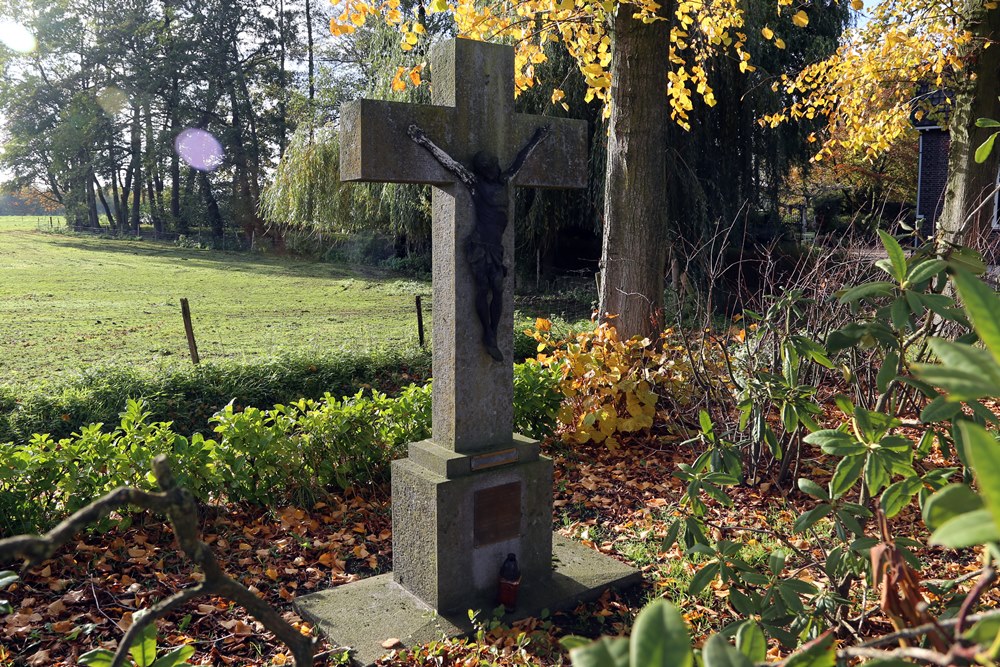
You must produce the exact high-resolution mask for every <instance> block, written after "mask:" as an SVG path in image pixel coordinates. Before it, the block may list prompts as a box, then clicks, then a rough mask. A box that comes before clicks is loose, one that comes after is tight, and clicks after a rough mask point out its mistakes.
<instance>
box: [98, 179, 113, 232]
mask: <svg viewBox="0 0 1000 667" xmlns="http://www.w3.org/2000/svg"><path fill="white" fill-rule="evenodd" d="M92 177H93V179H94V187H95V188H97V196H98V197H100V198H101V206H103V207H104V215H106V216H107V218H108V227H109V228H110V229H117V227H118V225H117V224H116V222H115V217H114V216H113V215H112V214H111V207H110V206H108V200H107V198H106V197H105V196H104V188H103V187H101V182H100V181H98V180H97V174H92Z"/></svg>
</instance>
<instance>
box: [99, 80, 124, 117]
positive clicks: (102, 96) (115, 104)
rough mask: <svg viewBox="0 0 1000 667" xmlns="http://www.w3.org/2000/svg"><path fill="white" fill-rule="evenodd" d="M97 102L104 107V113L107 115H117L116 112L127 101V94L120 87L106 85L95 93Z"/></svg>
mask: <svg viewBox="0 0 1000 667" xmlns="http://www.w3.org/2000/svg"><path fill="white" fill-rule="evenodd" d="M97 103H98V104H100V105H101V108H102V109H104V113H106V114H108V115H109V116H117V115H118V112H120V111H121V110H122V109H124V108H125V105H126V104H127V103H128V96H127V95H126V94H125V92H124V91H123V90H122V89H121V88H115V87H114V86H108V87H107V88H102V89H101V92H99V93H97Z"/></svg>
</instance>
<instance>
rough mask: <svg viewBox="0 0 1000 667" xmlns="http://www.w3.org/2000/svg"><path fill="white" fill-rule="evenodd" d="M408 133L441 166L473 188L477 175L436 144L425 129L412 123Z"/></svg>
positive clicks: (466, 185)
mask: <svg viewBox="0 0 1000 667" xmlns="http://www.w3.org/2000/svg"><path fill="white" fill-rule="evenodd" d="M407 134H409V135H410V139H413V141H415V142H416V143H417V144H419V145H420V146H423V147H424V148H426V149H427V152H429V153H430V154H431V155H432V156H434V159H435V160H437V161H438V162H440V163H441V166H442V167H444V168H445V169H447V170H448V171H450V172H451V173H453V174H455V176H456V177H457V178H458V180H460V181H462V183H464V184H465V187H467V188H471V187H472V186H474V185H475V184H476V177H475V176H474V175H473V174H472V172H471V171H469V170H468V169H466V168H465V166H463V165H462V163H461V162H459V161H458V160H456V159H455V158H453V157H452V156H450V155H448V154H447V153H445V152H444V151H443V150H441V148H440V147H438V145H437V144H435V143H434V142H433V141H431V140H430V139H428V138H427V135H426V134H424V131H423V130H421V129H420V128H419V127H417V126H416V125H410V127H409V128H408V129H407Z"/></svg>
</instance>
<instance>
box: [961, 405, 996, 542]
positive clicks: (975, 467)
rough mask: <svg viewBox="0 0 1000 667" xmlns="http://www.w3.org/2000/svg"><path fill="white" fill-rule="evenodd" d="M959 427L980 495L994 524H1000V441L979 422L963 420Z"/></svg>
mask: <svg viewBox="0 0 1000 667" xmlns="http://www.w3.org/2000/svg"><path fill="white" fill-rule="evenodd" d="M958 428H959V430H960V431H961V433H962V438H963V439H964V440H965V446H966V450H967V452H968V454H969V458H970V459H971V462H972V471H973V473H974V474H975V476H976V481H977V482H978V485H979V495H980V496H981V497H982V499H983V504H984V505H985V506H986V509H988V510H989V511H990V514H992V515H993V522H994V524H995V525H996V526H1000V442H997V439H996V438H995V437H994V436H993V435H992V434H991V433H989V432H988V431H987V430H986V429H984V428H983V427H982V426H980V425H979V424H973V423H972V422H969V421H962V422H960V423H959V424H958Z"/></svg>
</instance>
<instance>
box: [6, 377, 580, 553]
mask: <svg viewBox="0 0 1000 667" xmlns="http://www.w3.org/2000/svg"><path fill="white" fill-rule="evenodd" d="M514 377H515V384H514V386H515V390H514V394H515V410H514V414H515V423H516V427H517V429H518V430H519V431H521V432H523V433H526V434H528V435H531V436H533V437H544V436H545V435H547V434H548V433H550V432H551V429H552V425H553V424H554V420H555V415H556V412H557V411H558V408H559V402H560V397H561V394H560V393H559V391H558V377H559V376H558V372H557V371H554V370H553V369H549V368H546V367H543V366H541V365H540V364H538V363H537V362H531V363H526V364H521V365H519V366H516V367H515V369H514ZM210 421H211V424H212V426H213V430H214V438H207V437H205V436H203V435H202V434H201V433H194V434H193V435H191V436H187V435H184V434H182V433H180V432H178V431H177V429H176V428H174V426H173V424H171V423H170V422H164V421H158V420H156V418H155V416H154V414H153V412H152V410H151V409H149V408H148V406H147V405H146V403H145V402H143V401H136V400H131V399H129V400H128V401H127V404H126V408H125V411H124V412H122V414H121V415H120V416H119V419H118V420H117V425H116V426H114V427H113V428H110V429H106V428H105V427H104V424H102V423H100V422H98V423H93V424H90V425H88V426H85V427H83V428H81V429H79V430H78V431H77V432H76V433H73V434H72V435H71V436H67V437H61V438H58V439H56V438H54V437H53V436H51V435H48V434H41V435H38V434H36V435H33V436H31V437H30V438H28V439H26V440H25V441H24V442H23V443H18V444H14V443H9V444H7V445H4V446H0V534H2V533H7V534H14V533H21V532H31V531H35V530H38V529H41V528H45V527H48V526H50V525H52V524H53V523H54V522H55V521H57V520H58V519H59V518H61V517H62V516H65V515H66V514H68V513H70V512H73V511H75V510H77V509H79V508H80V507H83V506H84V505H85V504H86V503H87V502H89V501H91V500H93V499H94V498H96V497H98V496H100V495H103V494H105V493H108V492H109V491H111V490H112V489H114V488H117V487H119V486H134V487H138V488H144V489H151V488H152V484H153V482H152V479H151V478H150V477H149V475H148V471H149V469H150V464H151V462H152V460H153V458H154V457H155V456H157V455H158V454H167V455H169V456H170V457H171V459H172V461H173V470H174V473H175V475H176V476H177V479H178V482H179V483H180V484H181V485H182V486H184V487H186V488H188V489H189V490H190V491H191V492H192V493H193V494H194V495H195V496H196V497H197V498H199V499H200V500H203V501H208V500H212V499H225V500H229V501H233V502H250V503H255V504H261V505H277V504H281V503H288V502H291V503H303V502H305V503H308V502H311V501H312V500H314V499H315V498H317V497H320V496H322V495H323V494H324V493H325V492H326V491H327V490H329V489H331V488H341V489H345V488H348V487H351V486H358V485H364V484H371V483H375V482H378V481H381V480H384V479H385V477H386V476H387V474H388V470H389V464H390V463H391V462H392V460H393V459H395V458H399V457H400V456H403V455H404V454H405V447H406V444H407V443H410V442H416V441H418V440H422V439H425V438H428V437H430V432H431V384H430V383H427V384H425V385H423V386H419V385H415V384H410V385H409V386H407V387H404V388H403V389H401V390H400V391H399V392H398V396H395V397H390V396H388V395H387V394H385V393H382V392H378V391H374V392H372V391H367V390H359V391H358V392H356V393H355V394H354V395H353V396H349V397H344V398H343V399H340V400H337V399H336V398H334V396H333V395H331V394H329V393H327V394H325V395H324V396H323V397H322V398H320V399H311V398H302V399H299V400H296V401H292V402H289V403H288V404H277V405H274V406H273V407H272V408H270V409H266V410H265V409H259V408H256V407H247V408H239V407H238V406H237V405H236V404H235V403H234V402H230V403H228V404H226V405H225V406H223V408H222V409H221V410H220V411H218V412H217V413H216V414H215V415H214V416H212V417H211V419H210Z"/></svg>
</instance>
